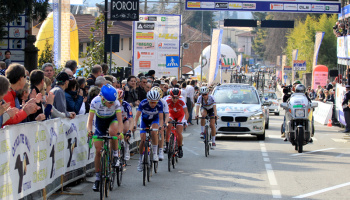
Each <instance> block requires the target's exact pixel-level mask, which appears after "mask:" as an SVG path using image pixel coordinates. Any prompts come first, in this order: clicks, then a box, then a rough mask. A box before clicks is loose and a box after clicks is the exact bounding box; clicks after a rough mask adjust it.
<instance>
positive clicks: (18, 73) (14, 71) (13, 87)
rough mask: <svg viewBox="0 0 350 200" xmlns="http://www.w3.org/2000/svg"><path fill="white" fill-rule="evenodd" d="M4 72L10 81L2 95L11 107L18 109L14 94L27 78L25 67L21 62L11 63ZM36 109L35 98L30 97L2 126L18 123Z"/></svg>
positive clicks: (18, 105) (17, 101)
mask: <svg viewBox="0 0 350 200" xmlns="http://www.w3.org/2000/svg"><path fill="white" fill-rule="evenodd" d="M5 74H6V77H7V79H8V80H9V81H10V90H9V91H8V92H7V94H6V95H5V96H4V100H5V102H7V103H10V107H11V108H14V107H15V108H18V109H20V108H21V107H20V104H19V100H18V98H17V95H16V91H18V90H20V89H23V87H24V85H25V84H26V81H27V79H26V75H25V68H24V66H23V65H21V64H18V63H13V64H11V65H10V66H9V67H8V68H7V70H6V72H5ZM37 109H38V107H37V105H36V104H35V100H34V99H31V100H30V101H28V102H27V103H25V104H24V105H23V106H22V109H21V110H19V111H18V112H17V113H16V115H14V116H13V117H12V118H11V119H9V120H7V121H6V123H4V124H3V126H5V125H11V124H18V123H20V122H21V121H23V120H24V119H26V118H27V117H28V116H29V115H30V114H33V113H35V112H36V111H37Z"/></svg>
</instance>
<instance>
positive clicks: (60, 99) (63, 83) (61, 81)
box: [51, 72, 75, 119]
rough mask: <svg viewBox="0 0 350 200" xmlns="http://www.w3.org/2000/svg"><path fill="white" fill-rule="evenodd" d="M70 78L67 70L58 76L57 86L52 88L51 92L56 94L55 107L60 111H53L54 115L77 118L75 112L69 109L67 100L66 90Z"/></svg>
mask: <svg viewBox="0 0 350 200" xmlns="http://www.w3.org/2000/svg"><path fill="white" fill-rule="evenodd" d="M69 80H70V78H69V76H68V74H67V73H66V72H61V73H59V74H58V75H57V76H56V86H55V87H54V88H52V89H51V92H52V93H53V94H54V95H55V98H54V102H53V107H54V108H55V109H56V110H57V111H58V113H55V114H54V113H53V115H52V116H53V117H67V118H71V119H74V118H75V112H68V111H67V101H66V96H65V92H64V91H65V90H66V89H67V88H68V84H69Z"/></svg>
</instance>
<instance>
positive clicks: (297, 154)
mask: <svg viewBox="0 0 350 200" xmlns="http://www.w3.org/2000/svg"><path fill="white" fill-rule="evenodd" d="M332 149H335V148H327V149H319V150H315V151H309V152H305V153H296V154H292V155H290V156H299V155H303V154H310V153H315V152H319V151H327V150H332Z"/></svg>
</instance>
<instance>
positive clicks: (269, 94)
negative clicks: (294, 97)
mask: <svg viewBox="0 0 350 200" xmlns="http://www.w3.org/2000/svg"><path fill="white" fill-rule="evenodd" d="M264 97H267V98H268V99H277V95H276V94H275V93H264Z"/></svg>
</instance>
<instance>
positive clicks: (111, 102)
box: [102, 99, 114, 104]
mask: <svg viewBox="0 0 350 200" xmlns="http://www.w3.org/2000/svg"><path fill="white" fill-rule="evenodd" d="M102 102H103V103H104V104H105V103H109V104H114V101H107V100H106V99H103V101H102Z"/></svg>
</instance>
